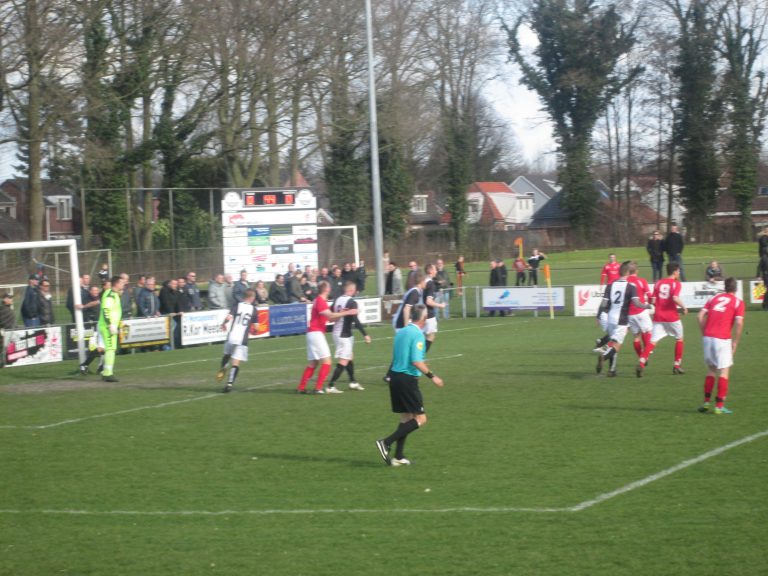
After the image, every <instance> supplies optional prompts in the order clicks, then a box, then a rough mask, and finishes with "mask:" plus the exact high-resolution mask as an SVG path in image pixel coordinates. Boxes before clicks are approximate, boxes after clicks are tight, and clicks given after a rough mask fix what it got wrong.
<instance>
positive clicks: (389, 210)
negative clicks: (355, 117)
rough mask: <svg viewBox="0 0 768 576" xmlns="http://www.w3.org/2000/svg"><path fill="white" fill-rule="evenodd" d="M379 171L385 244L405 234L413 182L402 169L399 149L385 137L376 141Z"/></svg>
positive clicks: (403, 167)
mask: <svg viewBox="0 0 768 576" xmlns="http://www.w3.org/2000/svg"><path fill="white" fill-rule="evenodd" d="M379 169H380V172H381V205H382V220H383V222H382V227H383V228H384V234H385V236H386V238H387V240H398V239H399V238H401V237H402V236H403V234H404V233H405V226H406V223H407V220H408V212H409V208H410V199H411V196H412V194H413V181H412V179H411V175H410V174H409V173H408V171H407V170H406V169H405V166H404V162H403V158H402V153H401V151H400V147H399V146H398V144H397V143H396V142H394V141H389V142H388V141H387V139H386V137H380V138H379Z"/></svg>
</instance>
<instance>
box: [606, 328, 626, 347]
mask: <svg viewBox="0 0 768 576" xmlns="http://www.w3.org/2000/svg"><path fill="white" fill-rule="evenodd" d="M607 332H608V336H610V338H611V340H613V341H614V342H617V343H618V344H623V343H624V338H625V337H626V335H627V325H626V324H608V330H607Z"/></svg>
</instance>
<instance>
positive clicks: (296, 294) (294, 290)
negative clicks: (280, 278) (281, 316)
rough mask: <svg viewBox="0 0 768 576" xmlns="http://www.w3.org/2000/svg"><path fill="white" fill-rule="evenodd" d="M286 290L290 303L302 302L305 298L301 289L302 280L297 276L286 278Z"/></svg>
mask: <svg viewBox="0 0 768 576" xmlns="http://www.w3.org/2000/svg"><path fill="white" fill-rule="evenodd" d="M285 290H286V292H287V293H288V301H289V302H301V299H302V298H304V294H303V291H302V289H301V280H300V279H299V277H298V276H296V274H294V275H293V276H290V277H289V278H286V281H285Z"/></svg>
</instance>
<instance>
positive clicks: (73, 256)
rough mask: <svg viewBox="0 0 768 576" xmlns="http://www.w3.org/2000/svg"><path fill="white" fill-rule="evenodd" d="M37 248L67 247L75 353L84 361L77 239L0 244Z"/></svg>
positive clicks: (11, 246) (29, 248)
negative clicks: (73, 312)
mask: <svg viewBox="0 0 768 576" xmlns="http://www.w3.org/2000/svg"><path fill="white" fill-rule="evenodd" d="M37 248H67V249H68V252H69V269H70V272H71V280H72V298H73V301H74V303H75V329H76V330H77V355H78V357H79V359H80V362H81V363H82V362H85V338H84V337H83V334H84V333H85V328H84V326H83V311H82V310H81V309H80V307H79V305H80V304H82V303H83V302H82V300H81V298H80V266H79V264H78V261H77V241H76V240H74V239H72V238H70V239H67V240H39V241H36V242H7V243H2V244H0V250H35V249H37Z"/></svg>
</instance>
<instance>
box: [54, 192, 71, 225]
mask: <svg viewBox="0 0 768 576" xmlns="http://www.w3.org/2000/svg"><path fill="white" fill-rule="evenodd" d="M56 219H57V220H72V198H68V197H63V198H59V199H58V200H57V201H56Z"/></svg>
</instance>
